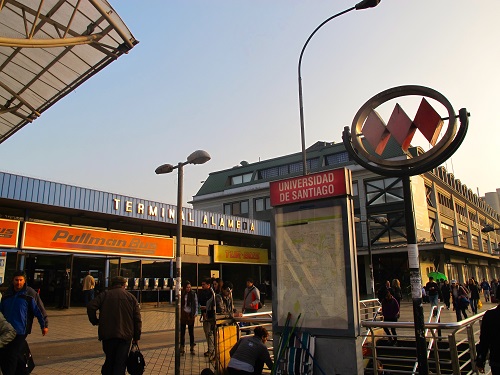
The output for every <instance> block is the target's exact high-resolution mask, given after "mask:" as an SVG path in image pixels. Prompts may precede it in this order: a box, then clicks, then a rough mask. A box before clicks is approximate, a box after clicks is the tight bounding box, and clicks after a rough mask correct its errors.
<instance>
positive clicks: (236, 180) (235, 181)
mask: <svg viewBox="0 0 500 375" xmlns="http://www.w3.org/2000/svg"><path fill="white" fill-rule="evenodd" d="M250 181H252V173H244V174H239V175H237V176H233V177H231V185H239V184H244V183H245V182H250Z"/></svg>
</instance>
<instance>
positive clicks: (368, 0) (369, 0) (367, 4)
mask: <svg viewBox="0 0 500 375" xmlns="http://www.w3.org/2000/svg"><path fill="white" fill-rule="evenodd" d="M379 3H380V0H363V1H361V2H359V3H357V4H356V5H355V6H353V7H351V8H349V9H346V10H344V11H342V12H340V13H337V14H334V15H333V16H331V17H330V18H327V19H326V20H325V21H323V23H321V24H320V25H319V26H318V27H316V29H314V31H313V32H312V33H311V35H309V37H308V38H307V40H306V42H305V43H304V46H303V47H302V50H301V51H300V56H299V65H298V69H297V71H298V79H299V112H300V138H301V142H302V171H303V174H304V176H305V175H307V158H306V136H305V128H304V105H303V100H302V75H301V68H302V56H303V55H304V51H305V50H306V47H307V45H308V44H309V41H310V40H311V38H312V37H313V36H314V34H316V32H317V31H318V30H319V29H321V28H322V27H323V25H325V24H326V23H328V22H330V21H331V20H333V19H334V18H337V17H339V16H341V15H343V14H346V13H348V12H350V11H351V10H362V9H367V8H373V7H376V6H377V5H378V4H379Z"/></svg>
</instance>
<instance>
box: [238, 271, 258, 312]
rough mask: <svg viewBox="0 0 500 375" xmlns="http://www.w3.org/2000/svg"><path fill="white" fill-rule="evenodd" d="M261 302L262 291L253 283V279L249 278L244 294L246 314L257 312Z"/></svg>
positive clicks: (243, 310) (244, 310)
mask: <svg viewBox="0 0 500 375" xmlns="http://www.w3.org/2000/svg"><path fill="white" fill-rule="evenodd" d="M259 304H260V292H259V289H257V287H256V286H255V285H253V279H252V278H248V279H247V287H246V288H245V293H244V294H243V309H242V312H243V313H244V314H251V313H256V312H257V311H259Z"/></svg>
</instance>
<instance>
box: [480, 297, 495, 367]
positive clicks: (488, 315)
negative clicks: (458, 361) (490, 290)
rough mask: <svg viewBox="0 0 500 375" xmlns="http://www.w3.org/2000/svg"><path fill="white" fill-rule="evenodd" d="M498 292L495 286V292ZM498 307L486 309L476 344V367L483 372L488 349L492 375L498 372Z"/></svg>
mask: <svg viewBox="0 0 500 375" xmlns="http://www.w3.org/2000/svg"><path fill="white" fill-rule="evenodd" d="M498 293H500V288H497V290H496V292H495V294H496V295H498ZM499 337H500V307H499V306H497V307H496V308H494V309H491V310H488V311H486V312H485V313H484V316H483V321H482V323H481V333H480V335H479V344H478V345H477V360H476V367H477V369H478V371H479V372H480V373H484V364H485V362H486V356H487V354H488V351H489V352H490V367H491V373H492V374H493V375H499V374H500V339H499Z"/></svg>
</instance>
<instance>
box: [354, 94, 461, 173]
mask: <svg viewBox="0 0 500 375" xmlns="http://www.w3.org/2000/svg"><path fill="white" fill-rule="evenodd" d="M412 95H416V96H423V97H428V98H432V99H434V100H436V101H438V102H439V103H441V104H442V105H443V106H444V107H445V108H446V110H447V111H448V127H447V129H446V132H445V134H444V135H443V137H442V138H441V139H440V140H439V142H438V143H437V144H436V145H435V146H434V147H433V148H432V149H430V150H429V151H427V152H425V153H423V154H421V155H418V156H414V157H412V158H410V159H406V160H386V159H383V158H381V157H379V156H375V155H373V154H372V153H369V152H368V151H367V150H366V148H365V146H364V145H363V142H362V141H361V135H362V127H363V124H364V122H365V120H366V118H367V117H368V115H369V113H370V111H371V110H372V109H376V108H377V107H379V106H380V105H382V104H384V103H386V102H388V101H389V100H392V99H395V98H398V97H402V96H412ZM456 132H457V120H456V116H455V111H454V109H453V107H452V106H451V103H450V102H449V101H448V99H446V98H445V97H444V96H443V95H442V94H441V93H439V92H438V91H436V90H433V89H431V88H429V87H425V86H416V85H406V86H398V87H393V88H390V89H387V90H385V91H382V92H381V93H378V94H377V95H375V96H373V97H372V98H371V99H369V100H368V101H367V102H366V103H365V104H363V106H362V107H361V108H360V109H359V110H358V112H357V113H356V116H354V120H353V121H352V127H351V139H352V143H353V146H354V148H355V149H356V150H357V151H358V152H359V154H360V155H361V156H363V157H364V158H365V159H367V160H368V161H370V162H372V163H375V164H377V165H379V166H381V167H384V168H387V169H390V170H402V169H411V168H413V167H417V166H418V167H419V168H422V167H424V168H425V166H426V165H427V164H429V165H430V164H433V162H435V161H436V159H437V158H439V156H440V155H441V154H442V153H443V152H445V150H446V149H447V148H448V147H449V146H450V144H451V143H452V142H453V139H454V138H455V135H456Z"/></svg>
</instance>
